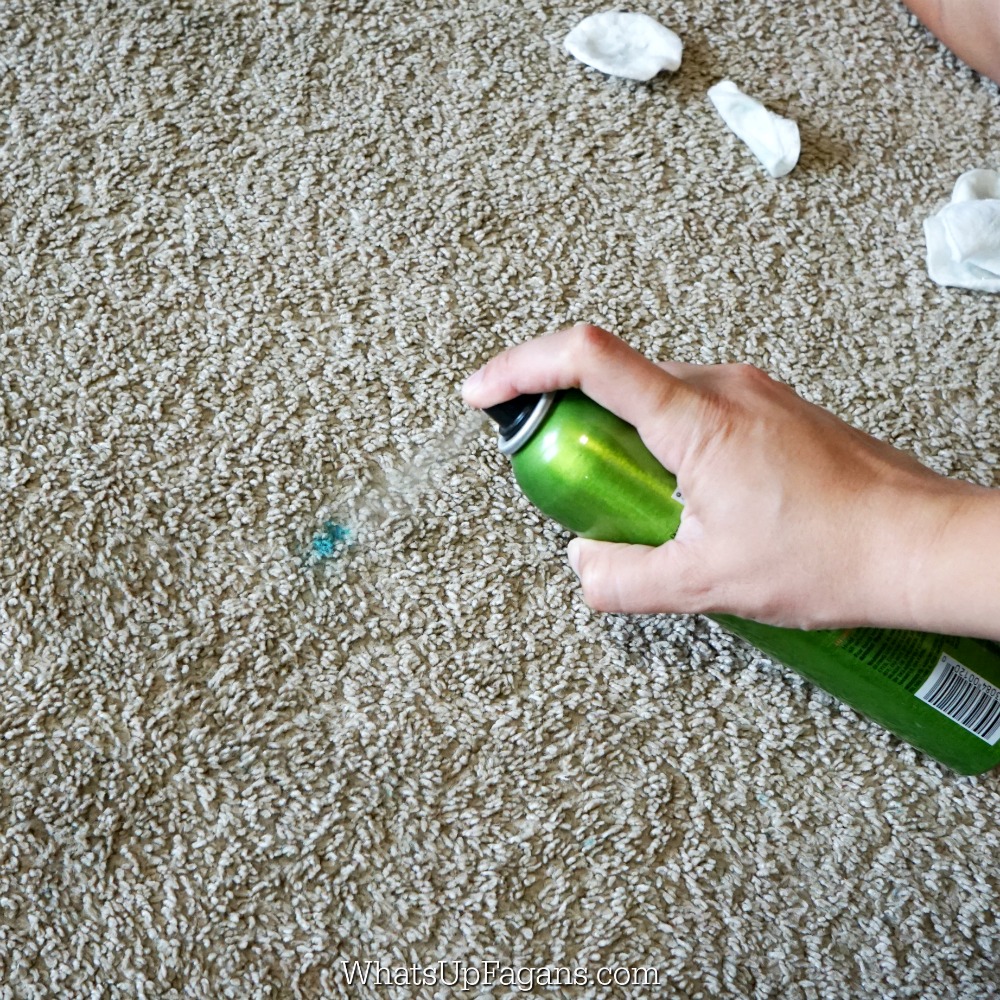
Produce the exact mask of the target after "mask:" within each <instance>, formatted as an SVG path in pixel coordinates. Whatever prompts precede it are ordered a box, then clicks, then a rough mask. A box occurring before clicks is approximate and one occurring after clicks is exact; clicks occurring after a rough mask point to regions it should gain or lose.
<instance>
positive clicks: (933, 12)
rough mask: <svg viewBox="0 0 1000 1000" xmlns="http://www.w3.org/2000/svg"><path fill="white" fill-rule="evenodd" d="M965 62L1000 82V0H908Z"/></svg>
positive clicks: (925, 22) (930, 29)
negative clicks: (956, 0)
mask: <svg viewBox="0 0 1000 1000" xmlns="http://www.w3.org/2000/svg"><path fill="white" fill-rule="evenodd" d="M904 2H905V4H906V6H907V7H909V8H910V10H911V11H913V13H914V14H916V16H917V17H918V18H919V19H920V20H921V21H922V22H923V24H924V26H925V27H926V28H927V30H928V31H930V32H932V33H933V34H935V35H936V36H937V37H938V39H940V41H941V42H942V43H944V44H945V45H946V46H947V47H948V48H949V49H951V51H952V52H954V53H955V55H956V56H958V58H959V59H961V60H962V61H963V62H964V63H966V64H967V65H968V66H970V67H971V68H972V69H974V70H976V71H977V72H978V73H982V74H984V75H985V76H988V77H990V78H991V79H993V80H996V81H997V82H998V83H1000V0H960V2H958V3H955V2H951V0H904Z"/></svg>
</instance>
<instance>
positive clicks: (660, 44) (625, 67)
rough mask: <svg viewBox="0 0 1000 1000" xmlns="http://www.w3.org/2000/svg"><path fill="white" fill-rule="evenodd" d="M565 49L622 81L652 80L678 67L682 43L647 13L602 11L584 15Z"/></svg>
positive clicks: (567, 39)
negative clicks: (663, 72)
mask: <svg viewBox="0 0 1000 1000" xmlns="http://www.w3.org/2000/svg"><path fill="white" fill-rule="evenodd" d="M563 44H564V45H565V46H566V51H567V52H569V54H570V55H571V56H573V57H575V58H576V59H579V60H580V62H582V63H586V64H587V65H588V66H593V67H594V69H599V70H600V71H601V72H602V73H607V74H609V75H610V76H620V77H623V78H624V79H626V80H642V81H645V80H652V79H653V77H654V76H656V74H657V73H660V72H662V71H663V70H665V69H666V70H670V71H671V72H674V70H676V69H678V68H680V65H681V53H682V52H683V50H684V45H683V43H682V42H681V40H680V38H679V37H678V36H677V35H676V34H674V32H672V31H671V30H670V29H669V28H665V27H664V26H663V25H662V24H660V22H659V21H656V20H654V19H653V18H651V17H650V16H649V15H648V14H631V13H624V12H621V11H613V10H610V11H604V12H603V13H600V14H591V15H590V17H585V18H584V19H583V20H582V21H581V22H580V23H579V24H578V25H577V26H576V27H575V28H574V29H573V30H572V31H571V32H570V33H569V34H568V35H567V36H566V39H565V41H564V42H563Z"/></svg>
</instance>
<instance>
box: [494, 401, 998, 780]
mask: <svg viewBox="0 0 1000 1000" xmlns="http://www.w3.org/2000/svg"><path fill="white" fill-rule="evenodd" d="M486 412H487V413H488V414H489V415H490V417H492V418H493V419H494V420H495V421H496V422H497V423H498V424H499V426H500V449H501V451H503V452H504V453H505V454H506V455H508V456H509V457H510V460H511V464H512V465H513V467H514V475H515V477H516V479H517V482H518V485H519V486H520V487H521V489H522V491H523V492H524V494H525V496H526V497H527V498H528V499H529V500H531V501H532V503H534V504H535V505H536V506H537V507H538V508H539V509H540V510H541V511H542V512H543V513H545V514H547V515H549V516H550V517H552V518H553V519H555V520H556V521H558V522H559V523H560V524H562V525H563V526H564V527H566V528H568V529H569V530H570V531H572V532H574V533H575V534H578V535H582V536H583V537H584V538H595V539H599V540H602V541H609V542H634V543H640V544H643V545H661V544H663V543H664V542H666V541H669V540H670V539H671V538H673V537H674V535H675V534H676V533H677V528H678V526H679V525H680V519H681V513H682V511H683V509H684V503H683V499H682V497H681V496H680V494H679V493H678V491H677V480H676V479H675V477H674V476H673V474H672V473H670V472H668V471H667V470H666V469H664V468H663V466H662V465H660V463H659V462H658V461H657V460H656V459H655V458H654V457H653V455H652V454H651V453H650V452H649V450H648V449H647V448H646V446H645V445H644V444H643V443H642V439H641V438H640V437H639V433H638V431H637V430H636V429H635V428H634V427H633V426H632V425H631V424H628V423H626V422H625V421H624V420H621V419H620V418H619V417H617V416H615V415H614V414H613V413H611V412H609V411H608V410H606V409H604V407H602V406H599V405H598V404H597V403H595V402H594V401H593V400H592V399H589V398H588V397H587V396H585V395H584V394H583V393H582V392H580V391H579V390H576V389H568V390H565V391H562V392H557V393H544V394H540V395H522V396H518V397H516V398H514V399H512V400H509V401H507V402H505V403H500V404H498V405H497V406H491V407H488V408H487V410H486ZM710 617H711V618H712V620H713V621H716V622H718V623H719V624H720V625H722V626H723V627H724V628H726V629H728V630H729V631H730V632H732V633H734V634H735V635H737V636H739V637H740V638H742V639H744V640H746V641H747V642H749V643H750V644H751V645H753V646H756V647H757V648H758V649H760V650H761V651H762V652H763V653H765V654H766V655H767V656H769V657H771V658H772V659H775V660H778V661H779V662H781V663H783V664H785V665H786V666H788V667H791V668H792V669H793V670H795V671H797V672H798V673H799V674H801V675H802V676H803V677H805V678H806V679H807V680H809V681H811V682H812V683H814V684H816V685H818V686H819V687H821V688H823V689H824V690H825V691H827V692H829V693H830V694H831V695H833V696H834V697H835V698H838V699H840V700H841V701H843V702H845V703H846V704H848V705H850V706H851V707H852V708H854V709H855V710H856V711H858V712H860V713H861V714H862V715H865V716H867V717H868V718H869V719H871V720H873V721H874V722H877V723H879V724H880V725H882V726H884V727H885V728H886V729H888V730H889V731H890V732H892V733H894V734H895V735H896V736H898V737H900V739H903V740H905V741H906V742H907V743H910V744H912V745H913V746H914V747H916V748H917V749H918V750H922V751H923V752H924V753H927V754H929V755H930V756H931V757H933V758H935V759H936V760H939V761H941V763H943V764H946V765H947V766H948V767H950V768H952V769H954V770H955V771H958V772H959V773H960V774H980V773H982V772H983V771H988V770H989V769H990V768H992V767H995V766H996V765H997V764H1000V646H998V645H997V644H996V643H993V642H990V641H988V640H983V639H968V638H960V637H956V636H946V635H935V634H932V633H928V632H915V631H909V630H905V629H873V628H848V629H823V630H816V631H800V630H798V629H788V628H779V627H776V626H773V625H762V624H760V623H758V622H753V621H747V620H745V619H742V618H736V617H732V616H729V615H712V616H710Z"/></svg>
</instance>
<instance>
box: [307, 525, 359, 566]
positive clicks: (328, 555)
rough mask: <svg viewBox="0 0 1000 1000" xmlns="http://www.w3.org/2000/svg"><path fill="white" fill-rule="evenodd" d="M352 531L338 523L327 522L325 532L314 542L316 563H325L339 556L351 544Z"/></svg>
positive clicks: (313, 551)
mask: <svg viewBox="0 0 1000 1000" xmlns="http://www.w3.org/2000/svg"><path fill="white" fill-rule="evenodd" d="M350 541H351V529H350V528H345V527H344V525H342V524H337V522H336V521H326V522H325V523H324V524H323V530H322V531H321V532H319V534H317V535H316V536H315V537H314V538H313V540H312V558H313V561H314V562H323V561H324V560H325V559H332V558H333V557H334V556H339V555H340V554H341V552H343V551H344V549H345V548H347V546H348V545H349V544H350Z"/></svg>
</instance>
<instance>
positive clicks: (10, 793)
mask: <svg viewBox="0 0 1000 1000" xmlns="http://www.w3.org/2000/svg"><path fill="white" fill-rule="evenodd" d="M594 9H595V7H588V6H587V5H580V4H577V3H570V2H566V3H561V2H555V0H520V2H517V3H515V2H510V0H456V2H453V3H431V2H415V0H380V2H374V0H373V2H368V3H363V2H357V0H339V2H337V0H333V2H329V3H326V4H323V3H319V2H316V3H312V2H310V3H301V4H299V3H292V4H279V3H275V2H270V3H260V4H258V5H255V4H250V3H237V2H225V0H216V2H206V3H201V4H197V5H194V4H189V3H172V2H167V0H148V2H141V0H131V2H125V3H115V4H112V3H101V2H84V0H77V2H74V3H55V2H50V3H46V2H42V0H39V2H37V3H35V4H25V3H22V2H20V0H13V3H11V2H10V0H8V2H7V3H4V4H3V5H2V6H0V268H2V276H0V352H2V353H0V455H2V460H0V474H2V476H3V485H4V491H5V500H4V503H3V505H2V509H0V546H2V567H3V575H2V581H3V590H2V594H0V616H2V626H3V627H2V643H3V645H2V649H3V653H2V675H0V736H2V738H0V997H2V998H4V1000H7V998H11V1000H15V998H16V1000H20V998H49V997H81V998H82V997H87V998H91V997H93V998H97V997H198V998H201V997H204V998H218V997H235V998H245V997H254V998H256V997H262V998H263V997H307V998H313V997H341V996H343V997H348V996H349V997H362V998H364V997H377V996H390V997H410V996H413V997H432V996H454V995H462V996H477V997H490V996H492V997H496V998H499V997H506V996H511V995H524V993H525V992H526V988H527V984H528V981H529V978H533V980H534V983H535V987H534V988H535V995H538V996H567V997H590V996H594V997H598V996H609V995H618V996H632V997H667V998H672V997H685V998H692V1000H693V998H710V997H776V998H777V997H780V998H791V1000H798V998H802V1000H813V998H827V997H828V998H843V997H848V996H851V997H872V998H889V997H893V998H904V997H905V998H918V997H920V998H922V997H934V998H944V997H947V998H952V997H954V998H961V1000H972V998H980V997H991V996H996V995H998V993H1000V985H998V983H1000V971H998V956H1000V926H998V923H997V917H996V914H997V912H998V909H1000V835H998V832H997V830H998V821H1000V775H997V774H992V775H987V776H984V777H981V778H957V777H955V776H954V775H952V774H951V773H949V772H947V771H946V770H945V769H944V768H942V767H940V766H938V765H937V764H935V763H934V762H932V761H928V760H927V759H926V758H924V757H922V756H920V755H918V754H916V753H915V752H913V751H911V750H910V749H908V748H907V747H906V746H904V745H902V744H901V743H900V742H899V741H897V740H896V739H894V738H892V737H890V736H888V735H886V734H885V733H884V732H882V731H880V730H877V729H876V728H874V727H873V726H871V725H868V724H867V723H865V722H864V721H862V720H860V719H859V718H858V717H857V716H856V715H855V714H854V713H853V712H851V711H849V710H847V709H843V708H839V707H838V706H837V705H835V704H834V703H833V702H832V700H831V699H830V698H828V697H827V696H825V695H824V694H822V693H820V692H817V691H816V690H813V689H811V688H809V687H808V686H806V685H805V684H803V683H801V682H800V681H799V680H798V679H796V677H795V676H793V675H791V674H790V673H789V672H788V671H786V670H784V669H782V668H780V667H777V666H775V665H773V664H772V663H770V662H767V661H765V660H764V659H763V658H760V657H757V656H755V655H754V654H753V653H752V652H751V651H749V650H748V649H747V648H745V647H743V646H741V645H740V644H738V643H737V642H735V641H733V640H730V639H729V638H727V637H726V636H725V635H724V634H722V633H721V632H719V631H717V630H716V629H715V628H714V627H712V626H710V625H708V624H707V623H706V622H705V621H704V620H700V619H698V620H696V619H673V618H667V617H662V618H645V619H642V618H636V619H627V618H624V617H606V616H599V615H594V614H591V613H590V612H589V611H588V610H587V608H586V607H585V605H584V604H583V603H582V601H581V599H580V596H579V594H578V591H577V588H576V587H575V585H574V581H573V578H572V574H571V573H570V571H569V570H568V568H567V566H566V563H565V559H564V555H563V549H564V546H565V542H566V535H565V534H564V533H563V532H562V531H560V530H559V529H558V528H556V527H555V526H553V525H552V524H551V523H547V522H546V520H545V519H544V518H543V517H541V516H540V515H537V514H535V513H534V512H533V511H532V510H531V509H529V507H528V505H527V504H526V502H524V501H523V500H522V499H521V498H520V497H519V495H518V494H517V492H516V490H515V488H514V487H513V485H512V482H511V479H510V475H509V471H508V469H507V468H506V466H505V463H504V460H503V459H502V458H501V456H500V455H499V454H498V453H497V452H496V450H495V448H494V444H493V438H492V433H491V432H490V431H489V430H488V429H487V428H485V427H484V426H482V424H481V423H480V421H479V419H478V418H476V417H474V416H472V415H470V414H468V413H466V412H465V411H464V410H463V408H462V406H461V404H460V402H459V399H458V387H459V385H460V383H461V381H462V379H463V378H464V377H465V375H466V374H467V373H468V372H469V371H470V370H471V369H472V368H473V367H474V366H475V365H477V364H478V363H480V362H482V361H484V360H485V359H486V358H487V357H489V356H490V355H492V354H493V353H494V352H496V351H497V350H498V349H500V348H502V347H504V346H505V345H508V344H511V343H514V342H516V341H519V340H521V339H523V338H526V337H528V336H530V335H534V334H537V333H540V332H543V331H548V330H552V329H554V328H556V327H558V326H560V325H563V324H566V323H569V322H572V321H577V320H589V321H595V322H599V323H602V324H605V325H607V326H609V327H611V328H612V329H614V330H616V331H617V332H619V333H621V334H622V335H624V336H625V337H626V338H627V339H629V340H630V341H631V342H632V343H633V344H635V345H636V346H638V347H640V348H641V349H644V350H646V351H648V352H650V353H655V354H658V355H661V356H670V357H674V358H679V359H682V360H688V361H705V362H708V361H717V360H722V359H748V360H750V361H753V362H755V363H756V364H758V365H761V366H763V367H765V368H767V369H768V370H769V371H771V372H772V373H774V374H775V375H777V376H779V377H781V378H783V379H785V380H787V381H789V382H791V383H792V384H793V385H794V386H795V387H796V388H797V389H799V390H800V391H801V392H803V393H804V394H805V395H807V396H808V397H810V398H811V399H814V400H816V401H818V402H820V403H823V404H825V405H827V406H829V407H831V408H833V409H834V410H836V411H837V412H839V413H841V414H843V415H844V416H846V417H848V418H850V419H851V420H853V421H854V422H856V423H857V424H858V425H860V426H862V427H864V428H866V429H868V430H871V431H873V432H875V433H877V434H879V435H881V436H883V437H886V438H888V439H890V440H892V441H894V442H896V443H897V444H899V445H900V446H903V447H906V448H908V449H911V450H913V451H914V452H916V453H917V454H918V455H919V456H921V457H922V458H923V459H924V460H925V461H926V462H928V463H930V464H931V465H932V466H934V467H935V468H938V469H940V470H942V471H944V472H947V473H950V474H954V475H957V476H964V477H968V478H970V479H973V480H976V481H979V482H983V483H991V482H992V483H997V482H998V473H997V469H998V468H1000V460H998V446H997V442H998V427H1000V409H998V404H997V391H996V388H997V385H998V383H1000V335H998V319H1000V312H998V306H1000V299H997V298H995V297H990V296H986V295H980V294H975V293H968V292H960V291H954V290H943V289H940V288H938V287H936V286H935V285H933V284H932V283H931V282H930V281H929V279H928V278H927V276H926V271H925V266H924V259H923V254H924V247H923V235H922V223H923V220H924V218H925V217H926V216H927V215H928V214H929V213H931V212H932V211H935V210H936V209H937V208H938V206H939V205H940V204H942V203H943V202H944V201H946V200H947V198H948V196H949V193H950V190H951V187H952V185H953V183H954V181H955V179H956V178H957V176H958V175H959V174H960V173H961V172H962V171H964V170H966V169H968V168H971V167H976V166H998V163H997V160H996V157H997V150H998V148H1000V95H998V90H997V88H996V87H995V86H993V85H991V84H988V83H986V82H984V81H982V80H981V79H979V78H977V77H976V76H974V75H973V74H971V73H970V72H969V71H968V70H966V69H964V68H963V67H961V66H960V65H959V64H958V63H957V61H955V60H954V59H953V58H952V57H950V56H949V55H948V54H946V53H945V52H944V51H943V50H942V49H941V48H940V47H939V46H938V45H937V44H936V43H935V42H934V41H933V40H932V39H931V38H930V37H929V36H928V35H927V34H926V33H925V32H923V31H922V30H921V29H920V28H919V27H918V26H917V25H916V24H915V23H914V22H912V21H911V20H910V19H909V17H908V16H907V14H906V13H905V12H904V10H903V9H902V8H901V7H900V6H899V5H898V4H897V3H894V2H890V0H885V2H881V0H848V2H845V3H842V4H823V5H815V6H814V5H813V4H798V3H777V2H775V3H771V4H765V3H763V2H759V0H758V2H750V3H747V4H723V3H716V4H707V5H706V4H700V3H696V2H693V0H691V2H679V3H671V4H667V3H662V2H653V3H651V4H649V5H646V6H645V7H643V8H641V9H643V10H645V11H647V12H648V13H651V14H653V15H655V16H657V17H659V18H660V19H661V20H662V21H663V22H665V23H666V24H668V25H670V26H671V27H673V28H675V29H676V30H677V31H678V32H679V33H680V34H681V35H682V36H683V38H684V40H685V42H686V52H685V58H684V64H683V66H682V67H681V69H680V71H679V72H678V73H677V74H675V75H673V76H669V77H661V78H659V79H657V80H655V81H654V82H653V83H651V84H650V85H634V84H629V83H624V82H620V81H614V80H610V79H608V78H606V77H603V76H601V75H600V74H599V73H597V72H595V71H592V70H588V69H586V68H585V67H583V66H582V65H581V64H579V63H576V62H574V61H573V60H571V59H570V58H569V57H568V56H567V55H566V54H565V53H564V52H563V50H562V46H561V41H562V38H563V36H564V35H565V33H566V32H567V30H568V29H569V28H570V27H572V26H573V25H574V24H575V23H576V22H577V21H578V20H579V19H580V18H581V17H582V16H583V15H585V14H587V13H590V12H592V11H593V10H594ZM722 77H731V78H732V79H734V80H735V81H737V82H738V83H739V84H740V85H741V86H743V87H744V88H745V89H746V90H747V91H748V92H750V93H752V94H754V95H756V96H758V97H760V98H761V99H763V100H764V101H766V102H767V103H768V104H769V105H770V106H771V107H772V108H773V109H775V110H778V111H780V112H783V113H785V114H787V115H789V116H791V117H794V118H795V119H797V120H798V121H799V123H800V126H801V130H802V136H803V152H802V159H801V162H800V164H799V166H798V168H797V169H796V170H795V171H794V172H793V173H792V174H791V175H789V176H788V177H786V178H784V179H782V180H780V181H773V180H770V179H768V178H767V177H766V176H765V175H764V174H763V172H762V171H761V169H760V168H759V167H758V165H757V164H756V162H755V161H754V160H753V159H752V158H751V157H750V155H749V153H748V152H747V150H746V149H745V148H744V147H743V146H742V145H740V144H739V143H738V141H737V140H736V139H735V138H734V137H733V136H732V135H731V134H730V133H729V132H727V131H726V130H725V129H724V127H723V126H722V124H721V121H720V120H719V119H718V118H717V116H716V115H715V112H714V111H713V110H712V108H711V106H710V105H709V103H708V101H707V99H706V97H705V91H706V90H707V88H708V87H709V86H710V85H711V84H712V83H714V82H716V81H717V80H719V79H721V78H722ZM338 526H341V527H342V528H343V529H344V530H349V531H351V532H352V533H353V534H352V539H353V541H352V544H350V545H347V544H346V543H345V542H344V541H343V540H342V538H341V535H342V534H343V531H341V530H340V528H338ZM355 960H356V961H359V962H362V963H364V962H370V963H372V965H371V966H369V970H370V972H371V974H372V975H374V972H375V971H379V970H376V969H375V964H376V963H380V965H381V973H382V981H383V983H384V982H385V980H386V979H388V978H390V977H393V984H390V985H381V986H376V985H374V984H373V981H372V980H371V979H370V980H369V983H368V985H367V986H365V985H362V984H361V983H360V980H359V978H357V977H355V978H354V980H353V982H352V981H350V973H351V967H350V966H348V967H347V968H346V969H345V966H344V965H343V963H344V962H345V961H355ZM489 961H495V962H497V963H500V964H499V966H498V967H492V966H489V967H485V968H486V969H487V971H489V970H491V969H492V970H493V971H494V975H495V976H496V978H497V979H498V980H499V979H501V978H503V976H506V979H507V983H506V985H504V984H502V983H501V984H500V985H496V986H495V987H493V988H488V987H486V986H485V985H483V984H482V983H479V984H475V982H474V980H475V978H476V977H477V975H480V976H481V975H482V971H483V969H484V963H486V962H489ZM436 963H457V964H455V965H450V964H449V965H445V966H441V965H439V964H436ZM414 965H417V966H419V967H420V970H419V971H415V970H413V969H412V968H411V967H412V966H414ZM555 967H561V968H563V969H565V970H568V971H569V972H571V973H572V974H573V976H574V977H576V984H575V985H573V986H572V987H561V988H556V987H553V986H546V985H544V983H543V982H542V981H543V980H544V979H546V978H556V979H558V976H557V975H556V974H554V973H549V975H548V976H543V974H542V972H541V970H543V969H547V970H552V969H554V968H555ZM428 968H434V969H435V970H436V971H435V975H436V976H437V977H438V978H439V979H441V978H443V979H444V980H445V984H444V985H442V983H441V982H437V983H433V984H432V983H430V982H429V980H430V979H431V978H433V977H432V976H431V975H430V973H427V972H425V971H423V970H426V969H428ZM602 968H608V969H616V970H618V978H619V979H623V978H626V977H627V976H629V975H632V973H630V972H629V970H633V971H635V970H638V969H640V968H643V969H647V970H654V971H655V975H656V976H657V977H658V979H659V985H658V986H653V985H648V984H647V985H634V984H633V985H630V986H628V987H620V988H616V990H612V989H609V988H605V987H603V986H599V985H598V984H597V982H596V978H597V973H598V971H599V970H600V969H602ZM505 969H507V970H514V972H515V973H516V974H517V975H518V976H519V977H520V978H519V984H520V985H511V984H510V982H509V980H510V978H511V976H512V973H511V972H510V971H506V972H505V971H504V970H505ZM401 970H403V971H402V972H401ZM525 970H528V971H525ZM621 970H625V971H624V972H622V971H621ZM442 972H443V975H442ZM563 975H565V973H564V974H563ZM651 975H652V974H651V973H647V974H640V973H638V972H635V975H633V976H632V978H633V979H640V980H641V979H642V978H643V976H647V977H651ZM421 977H422V981H421V982H418V979H421ZM456 977H458V978H459V979H460V982H459V986H457V987H453V986H450V985H448V983H449V982H450V981H451V980H452V979H454V978H456ZM587 978H589V979H590V981H589V983H588V984H585V983H584V982H582V981H581V980H582V979H587ZM605 978H607V976H606V975H605ZM404 979H405V980H407V981H406V982H404V981H403V980H404ZM462 982H464V983H465V984H466V985H468V986H469V989H468V990H467V991H466V992H464V993H463V992H461V989H460V987H461V985H462Z"/></svg>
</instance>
